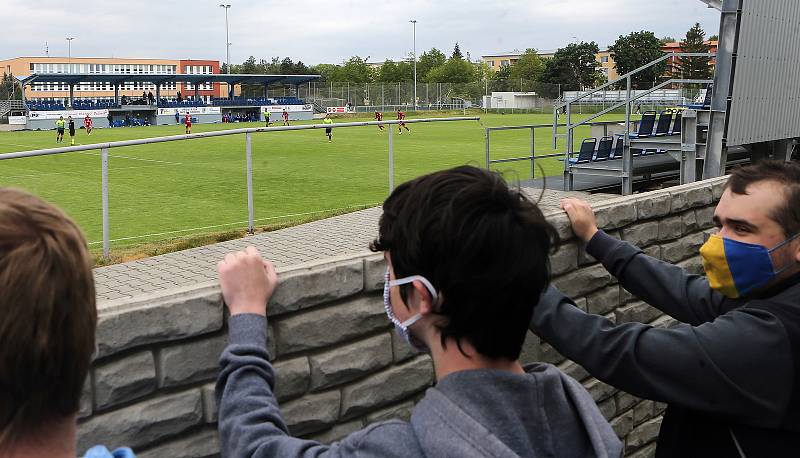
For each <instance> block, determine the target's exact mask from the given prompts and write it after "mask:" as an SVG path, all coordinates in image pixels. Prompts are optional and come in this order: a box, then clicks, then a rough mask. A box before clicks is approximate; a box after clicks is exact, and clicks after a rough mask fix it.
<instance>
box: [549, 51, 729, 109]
mask: <svg viewBox="0 0 800 458" xmlns="http://www.w3.org/2000/svg"><path fill="white" fill-rule="evenodd" d="M716 55H717V54H716V53H710V52H709V53H706V52H673V53H666V54H664V55H663V56H661V57H659V58H658V59H656V60H654V61H652V62H650V63H648V64H645V65H642V66H641V67H639V68H637V69H635V70H631V71H629V72H628V73H626V74H624V75H622V76H620V77H618V78H617V79H615V80H614V81H609V82H607V83H606V84H604V85H602V86H600V87H596V88H594V89H593V90H591V91H589V92H587V93H586V94H583V95H582V96H580V97H576V98H574V99H572V100H569V101H566V102H562V103H561V104H559V105H554V106H553V108H562V107H565V106H567V105H570V104H572V103H575V102H577V101H578V100H581V99H583V98H586V97H588V96H590V95H592V94H595V93H597V92H600V91H601V90H602V89H605V88H607V87H609V86H611V85H614V84H616V83H619V82H620V81H622V80H625V79H627V78H629V77H631V76H633V75H634V74H636V73H639V72H640V71H642V70H645V69H648V68H650V67H652V66H654V65H656V64H659V63H661V62H662V61H664V60H667V59H669V58H675V57H714V56H716Z"/></svg>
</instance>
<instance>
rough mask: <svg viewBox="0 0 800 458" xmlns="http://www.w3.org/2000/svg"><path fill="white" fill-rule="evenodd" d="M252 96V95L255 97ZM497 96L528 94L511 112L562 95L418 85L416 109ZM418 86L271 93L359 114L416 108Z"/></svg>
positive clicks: (481, 84) (532, 85) (477, 85)
mask: <svg viewBox="0 0 800 458" xmlns="http://www.w3.org/2000/svg"><path fill="white" fill-rule="evenodd" d="M263 91H264V89H263V86H255V87H247V86H244V87H243V89H242V92H243V95H244V96H263V93H264V92H263ZM251 92H252V94H251ZM497 92H522V93H527V94H528V97H527V102H528V103H527V104H524V105H523V104H520V105H519V106H518V105H513V106H512V105H509V106H507V107H494V108H495V109H497V108H505V109H508V110H511V109H517V110H523V111H524V110H526V109H527V110H536V111H544V112H547V111H548V110H552V102H553V100H555V99H557V98H558V97H559V96H560V94H561V90H560V86H559V85H557V84H547V83H540V82H537V81H530V80H512V79H508V80H486V81H474V82H471V83H418V84H417V85H416V97H417V103H416V106H417V107H418V109H424V110H437V109H461V108H464V107H465V106H466V107H480V108H489V107H490V106H491V103H488V102H489V101H488V100H487V98H489V99H490V98H491V97H492V93H497ZM414 95H415V94H414V83H412V82H405V83H350V82H319V81H315V82H309V83H306V84H302V85H300V86H298V87H297V91H295V88H294V87H293V86H283V87H281V86H277V87H272V88H270V89H269V91H268V96H269V97H283V96H297V97H299V98H301V99H303V100H305V101H307V102H309V103H314V104H315V105H317V106H319V107H321V108H326V107H332V106H337V107H343V106H347V105H348V104H349V105H350V106H351V107H353V109H354V110H355V111H369V110H371V109H379V110H390V109H393V108H403V109H409V108H410V107H414V105H415V104H414Z"/></svg>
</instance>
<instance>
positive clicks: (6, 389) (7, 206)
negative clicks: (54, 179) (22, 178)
mask: <svg viewBox="0 0 800 458" xmlns="http://www.w3.org/2000/svg"><path fill="white" fill-rule="evenodd" d="M0 291H2V294H0V456H3V457H12V458H13V457H32V456H47V457H53V458H66V457H72V458H74V457H75V456H76V453H75V452H76V450H75V446H76V440H75V436H76V417H77V413H78V409H79V404H80V398H81V392H82V389H83V384H84V381H85V380H86V376H87V374H88V372H89V364H90V361H91V357H92V352H93V351H94V349H95V340H94V339H95V327H96V325H97V309H96V308H95V290H94V280H93V278H92V261H91V257H90V256H89V251H88V250H87V246H86V239H85V238H84V236H83V234H82V233H81V231H80V229H79V228H78V226H77V225H76V224H75V223H74V222H73V221H72V220H71V219H70V218H69V217H67V216H66V215H65V214H64V213H63V212H62V211H61V210H59V209H57V208H55V207H54V206H52V205H50V204H48V203H46V202H44V201H42V200H41V199H39V198H38V197H35V196H32V195H30V194H28V193H26V192H23V191H19V190H15V189H10V188H0ZM99 450H105V449H104V448H102V447H99V448H95V449H93V451H92V453H94V455H92V456H109V455H108V454H107V451H106V455H102V454H98V453H97V452H98V451H99ZM125 450H126V451H127V452H129V451H130V449H125ZM116 452H117V453H121V452H120V451H116ZM120 456H123V455H120ZM125 456H132V454H128V455H125Z"/></svg>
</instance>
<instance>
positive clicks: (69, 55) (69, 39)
mask: <svg viewBox="0 0 800 458" xmlns="http://www.w3.org/2000/svg"><path fill="white" fill-rule="evenodd" d="M66 39H67V63H68V64H69V72H68V73H72V40H74V39H75V37H67V38H66Z"/></svg>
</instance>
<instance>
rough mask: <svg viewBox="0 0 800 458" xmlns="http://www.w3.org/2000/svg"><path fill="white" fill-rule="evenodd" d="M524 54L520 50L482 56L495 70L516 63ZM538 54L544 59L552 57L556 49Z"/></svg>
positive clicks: (482, 59)
mask: <svg viewBox="0 0 800 458" xmlns="http://www.w3.org/2000/svg"><path fill="white" fill-rule="evenodd" d="M522 54H523V53H522V52H519V51H514V52H507V53H499V54H490V55H488V56H481V61H483V62H484V63H485V64H486V65H487V66H489V68H491V69H492V70H493V71H498V70H500V69H501V68H503V67H506V66H509V65H514V64H515V63H516V62H517V61H518V60H519V58H520V56H521V55H522ZM537 54H539V57H541V58H543V59H544V58H551V57H553V54H555V51H539V52H537Z"/></svg>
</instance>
